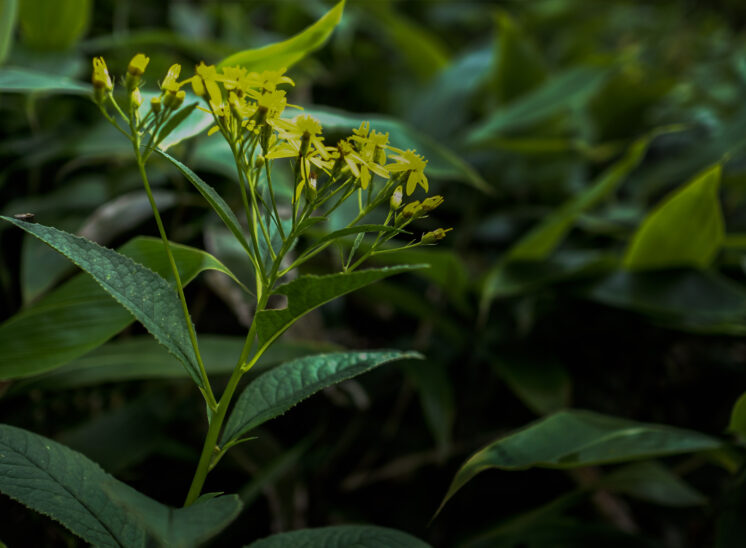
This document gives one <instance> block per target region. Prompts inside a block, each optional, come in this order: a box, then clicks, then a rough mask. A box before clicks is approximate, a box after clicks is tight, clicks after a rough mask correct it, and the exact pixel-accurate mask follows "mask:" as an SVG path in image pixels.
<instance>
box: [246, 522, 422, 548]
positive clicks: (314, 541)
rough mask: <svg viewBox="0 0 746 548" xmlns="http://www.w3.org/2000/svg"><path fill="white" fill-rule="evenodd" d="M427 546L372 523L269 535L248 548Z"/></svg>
mask: <svg viewBox="0 0 746 548" xmlns="http://www.w3.org/2000/svg"><path fill="white" fill-rule="evenodd" d="M301 546H302V547H304V548H351V547H353V546H354V547H355V548H428V547H429V544H427V543H425V542H423V541H421V540H420V539H418V538H415V537H413V536H412V535H409V534H408V533H404V532H402V531H397V530H396V529H386V528H384V527H377V526H373V525H336V526H333V527H320V528H318V529H301V530H299V531H291V532H289V533H280V534H277V535H272V536H271V537H267V538H264V539H261V540H257V541H256V542H252V543H251V544H250V545H249V547H248V548H298V547H301Z"/></svg>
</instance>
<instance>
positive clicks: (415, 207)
mask: <svg viewBox="0 0 746 548" xmlns="http://www.w3.org/2000/svg"><path fill="white" fill-rule="evenodd" d="M421 214H422V204H420V201H419V200H416V201H414V202H411V203H409V204H407V205H405V206H404V209H402V211H401V213H399V216H398V217H397V218H396V224H397V226H398V225H400V224H402V223H404V222H405V221H409V220H410V219H415V218H417V217H419V216H420V215H421Z"/></svg>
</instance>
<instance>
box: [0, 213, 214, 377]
mask: <svg viewBox="0 0 746 548" xmlns="http://www.w3.org/2000/svg"><path fill="white" fill-rule="evenodd" d="M29 226H40V225H29ZM171 249H172V252H173V255H174V260H175V261H176V264H177V266H178V268H179V273H180V275H181V280H182V282H183V283H185V284H186V283H188V282H190V281H191V280H193V279H194V277H195V276H196V275H197V274H199V273H200V272H202V271H204V270H218V271H222V272H228V271H227V269H226V268H225V267H224V266H223V265H222V264H221V263H220V262H218V261H217V259H215V258H214V257H212V256H211V255H209V254H208V253H205V252H204V251H201V250H199V249H195V248H192V247H188V246H182V245H178V244H171ZM119 251H120V253H121V254H122V255H125V256H127V257H129V258H130V259H132V260H133V261H134V262H135V263H139V264H141V265H144V267H146V268H148V269H151V270H152V271H155V273H157V274H158V275H160V276H161V277H163V278H166V279H170V277H171V274H170V266H169V263H168V259H167V257H166V253H165V251H164V250H163V243H162V242H161V241H160V240H157V239H154V238H135V239H133V240H131V241H129V242H128V243H127V244H125V245H124V246H122V248H121V249H120V250H119ZM168 288H169V290H170V291H173V289H171V287H170V286H168ZM133 319H134V318H133V317H132V315H131V314H130V313H129V312H128V311H127V310H125V309H124V308H122V307H121V306H120V305H119V304H117V302H116V301H114V300H113V299H112V298H111V297H110V296H109V295H108V294H107V293H106V291H104V290H103V289H102V288H101V287H100V286H99V285H98V284H97V283H96V282H95V281H94V280H92V279H91V278H90V277H89V276H87V275H86V274H79V275H77V276H75V277H74V278H73V279H71V280H70V281H68V282H66V283H65V284H64V285H62V286H61V287H59V288H58V289H56V290H55V291H53V292H52V293H50V294H48V295H47V296H45V297H43V298H42V299H40V300H39V301H37V302H36V303H34V304H33V305H32V306H31V307H29V308H26V309H24V310H23V311H21V312H19V313H18V314H16V315H15V316H13V317H11V318H10V319H8V320H7V321H6V322H5V323H3V324H2V325H0V347H2V349H3V352H2V353H0V378H2V379H10V378H18V377H27V376H30V375H34V374H37V373H41V372H43V371H48V370H50V369H54V368H56V367H59V366H61V365H64V364H65V363H67V362H69V361H71V360H73V359H75V358H77V357H80V356H82V355H83V354H85V353H86V352H88V351H90V350H92V349H94V348H96V347H97V346H100V345H101V344H103V343H104V342H106V341H107V340H108V339H110V338H111V337H112V336H114V335H116V334H117V333H119V332H120V331H121V330H122V329H124V328H125V327H127V326H128V325H129V324H130V323H132V321H133Z"/></svg>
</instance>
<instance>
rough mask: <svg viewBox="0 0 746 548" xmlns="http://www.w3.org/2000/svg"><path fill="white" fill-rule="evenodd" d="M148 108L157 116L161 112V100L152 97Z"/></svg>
mask: <svg viewBox="0 0 746 548" xmlns="http://www.w3.org/2000/svg"><path fill="white" fill-rule="evenodd" d="M150 108H151V110H152V111H153V113H154V114H158V113H159V112H160V111H161V98H160V97H153V98H152V99H151V100H150Z"/></svg>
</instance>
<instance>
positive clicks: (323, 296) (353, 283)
mask: <svg viewBox="0 0 746 548" xmlns="http://www.w3.org/2000/svg"><path fill="white" fill-rule="evenodd" d="M425 267H426V265H401V266H392V267H388V268H378V269H369V270H359V271H355V272H340V273H337V274H328V275H326V276H315V275H310V274H309V275H304V276H300V277H299V278H296V279H295V280H293V281H292V282H289V283H287V284H285V285H281V286H280V287H278V288H277V289H275V290H274V292H273V293H275V294H280V295H285V296H287V298H288V306H287V308H282V309H278V310H262V311H261V312H259V313H258V314H257V315H256V318H255V320H254V321H255V322H257V329H256V334H257V339H258V341H259V347H260V349H263V348H265V347H267V346H269V345H270V344H272V342H273V341H274V340H275V339H276V338H277V337H279V336H280V335H282V334H283V333H284V332H285V330H286V329H287V328H288V327H290V326H291V325H292V324H293V323H295V321H296V320H297V319H298V318H300V317H301V316H303V315H305V314H306V313H308V312H310V311H311V310H313V309H314V308H316V307H318V306H321V305H322V304H326V303H328V302H329V301H331V300H333V299H336V298H337V297H341V296H342V295H346V294H347V293H350V292H352V291H355V290H356V289H360V288H361V287H365V286H366V285H369V284H372V283H374V282H377V281H378V280H382V279H384V278H387V277H389V276H393V275H394V274H400V273H402V272H408V271H410V270H417V269H420V268H425Z"/></svg>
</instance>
